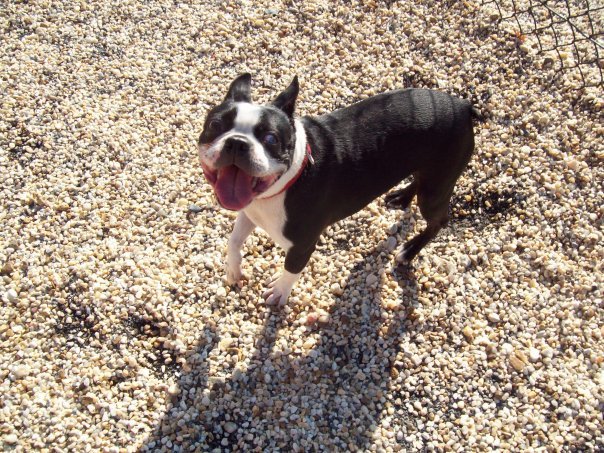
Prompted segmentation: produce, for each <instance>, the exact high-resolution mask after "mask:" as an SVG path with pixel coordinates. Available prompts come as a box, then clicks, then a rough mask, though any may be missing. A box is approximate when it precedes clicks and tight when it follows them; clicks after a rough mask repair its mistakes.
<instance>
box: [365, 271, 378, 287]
mask: <svg viewBox="0 0 604 453" xmlns="http://www.w3.org/2000/svg"><path fill="white" fill-rule="evenodd" d="M377 281H378V277H377V275H375V274H369V275H368V276H367V279H366V280H365V283H366V284H367V286H371V285H373V284H374V283H376V282H377Z"/></svg>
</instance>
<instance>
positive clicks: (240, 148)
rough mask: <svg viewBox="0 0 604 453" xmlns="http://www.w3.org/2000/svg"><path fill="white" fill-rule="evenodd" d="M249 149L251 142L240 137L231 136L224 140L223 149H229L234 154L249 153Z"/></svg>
mask: <svg viewBox="0 0 604 453" xmlns="http://www.w3.org/2000/svg"><path fill="white" fill-rule="evenodd" d="M249 150H250V145H249V143H248V142H246V141H245V140H241V139H239V138H229V139H227V140H226V141H225V142H224V147H223V151H229V152H231V153H233V154H234V155H237V154H241V153H247V152H248V151H249Z"/></svg>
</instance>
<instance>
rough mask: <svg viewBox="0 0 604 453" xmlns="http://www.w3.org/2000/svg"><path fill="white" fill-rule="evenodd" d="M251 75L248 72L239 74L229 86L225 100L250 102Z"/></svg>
mask: <svg viewBox="0 0 604 453" xmlns="http://www.w3.org/2000/svg"><path fill="white" fill-rule="evenodd" d="M251 91H252V75H251V74H249V73H247V72H246V73H245V74H241V75H240V76H239V77H237V78H236V79H235V80H233V82H231V86H230V87H229V91H228V93H227V95H226V97H225V98H224V100H225V101H235V102H252V94H251Z"/></svg>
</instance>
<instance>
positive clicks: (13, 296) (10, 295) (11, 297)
mask: <svg viewBox="0 0 604 453" xmlns="http://www.w3.org/2000/svg"><path fill="white" fill-rule="evenodd" d="M6 298H7V299H8V301H9V302H11V303H12V302H17V300H19V295H18V294H17V291H15V290H14V289H13V288H11V289H9V290H8V291H7V292H6Z"/></svg>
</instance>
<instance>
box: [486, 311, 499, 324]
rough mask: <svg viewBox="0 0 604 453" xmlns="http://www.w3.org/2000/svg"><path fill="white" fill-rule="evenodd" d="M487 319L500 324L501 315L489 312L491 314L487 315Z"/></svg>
mask: <svg viewBox="0 0 604 453" xmlns="http://www.w3.org/2000/svg"><path fill="white" fill-rule="evenodd" d="M487 319H488V320H489V321H490V322H500V321H501V318H500V317H499V315H498V314H497V313H495V312H494V311H492V312H489V314H488V315H487Z"/></svg>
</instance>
